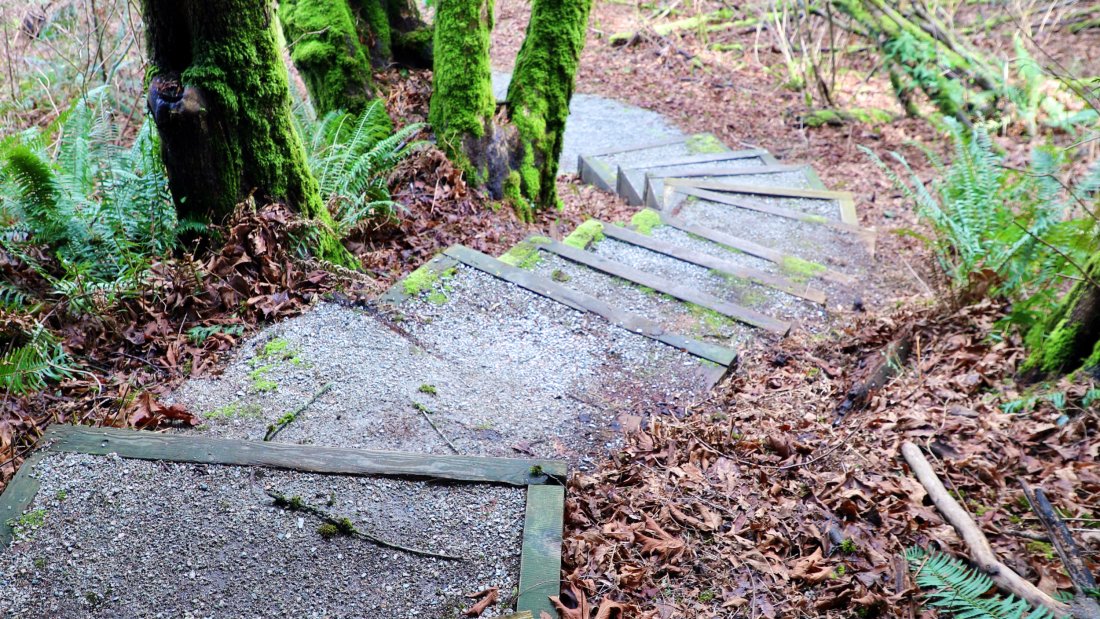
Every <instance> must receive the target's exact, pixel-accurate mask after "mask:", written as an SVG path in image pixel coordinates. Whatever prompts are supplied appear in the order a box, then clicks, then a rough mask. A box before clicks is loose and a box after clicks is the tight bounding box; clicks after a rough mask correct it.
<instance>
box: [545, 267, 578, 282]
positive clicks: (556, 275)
mask: <svg viewBox="0 0 1100 619" xmlns="http://www.w3.org/2000/svg"><path fill="white" fill-rule="evenodd" d="M550 279H552V280H554V281H556V282H561V283H563V284H564V283H565V282H567V281H569V280H571V279H573V278H572V277H569V274H568V273H566V272H565V271H562V270H561V269H554V272H553V273H551V274H550Z"/></svg>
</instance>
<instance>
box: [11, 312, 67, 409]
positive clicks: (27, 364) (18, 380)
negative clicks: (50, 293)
mask: <svg viewBox="0 0 1100 619" xmlns="http://www.w3.org/2000/svg"><path fill="white" fill-rule="evenodd" d="M23 335H25V337H26V340H27V342H26V343H25V344H23V345H21V346H18V347H15V348H13V349H11V350H9V351H8V352H6V353H5V354H4V355H3V356H0V391H2V392H5V393H12V394H15V395H23V394H25V393H30V392H32V391H38V390H40V389H43V388H44V387H45V386H46V383H47V382H50V381H56V380H61V379H63V378H68V377H69V376H72V372H73V370H74V369H75V367H74V366H73V363H72V359H70V358H69V356H68V354H67V353H66V352H65V350H64V349H63V348H62V347H61V344H60V342H58V340H57V338H56V337H55V336H54V335H53V334H52V333H50V332H49V331H48V330H47V329H46V328H45V327H43V326H42V325H41V324H39V325H36V326H35V328H34V330H32V331H31V332H30V333H26V334H23Z"/></svg>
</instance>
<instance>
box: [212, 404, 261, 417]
mask: <svg viewBox="0 0 1100 619" xmlns="http://www.w3.org/2000/svg"><path fill="white" fill-rule="evenodd" d="M262 415H263V408H262V407H260V405H259V404H256V403H248V404H241V403H240V402H232V403H230V404H226V405H225V406H220V407H218V408H216V409H214V410H212V411H210V412H209V413H206V414H205V415H204V417H206V418H207V419H246V418H255V417H260V416H262Z"/></svg>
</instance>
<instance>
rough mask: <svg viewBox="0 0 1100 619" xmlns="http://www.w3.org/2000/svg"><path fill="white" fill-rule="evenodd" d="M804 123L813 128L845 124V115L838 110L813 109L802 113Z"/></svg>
mask: <svg viewBox="0 0 1100 619" xmlns="http://www.w3.org/2000/svg"><path fill="white" fill-rule="evenodd" d="M802 124H804V125H806V126H807V127H813V128H817V127H824V126H825V125H843V124H844V116H843V115H841V113H840V112H838V111H836V110H812V111H810V112H807V113H805V114H803V115H802Z"/></svg>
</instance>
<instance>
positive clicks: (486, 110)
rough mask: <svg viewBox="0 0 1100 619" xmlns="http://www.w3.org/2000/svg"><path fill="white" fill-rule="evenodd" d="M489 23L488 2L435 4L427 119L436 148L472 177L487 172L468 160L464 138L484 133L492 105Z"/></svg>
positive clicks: (482, 176) (462, 0)
mask: <svg viewBox="0 0 1100 619" xmlns="http://www.w3.org/2000/svg"><path fill="white" fill-rule="evenodd" d="M492 27H493V2H492V0H451V1H448V2H440V3H439V5H438V6H437V7H436V14H435V34H434V40H433V44H432V45H433V53H434V71H433V73H432V99H431V104H430V105H429V107H428V122H429V123H431V125H432V128H433V129H434V130H435V135H436V139H437V142H438V143H439V145H440V147H441V148H443V150H444V151H446V152H447V154H448V155H451V158H452V159H453V160H455V161H456V162H458V163H459V165H460V166H461V167H463V168H465V169H466V170H467V173H468V174H469V175H470V176H471V177H472V178H471V180H479V179H485V178H487V176H488V174H487V170H486V169H485V168H484V163H482V162H479V163H478V165H480V166H482V168H481V169H478V168H477V167H475V166H474V165H473V163H471V161H470V159H469V156H468V155H467V150H466V137H467V136H472V137H473V138H482V137H484V136H485V134H486V131H487V130H488V127H489V123H490V121H491V119H492V117H493V112H494V110H495V109H496V98H495V97H494V96H493V86H492V82H491V80H490V77H491V72H490V68H489V32H490V31H491V30H492Z"/></svg>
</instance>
